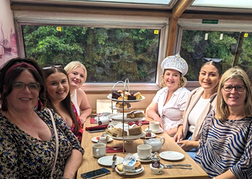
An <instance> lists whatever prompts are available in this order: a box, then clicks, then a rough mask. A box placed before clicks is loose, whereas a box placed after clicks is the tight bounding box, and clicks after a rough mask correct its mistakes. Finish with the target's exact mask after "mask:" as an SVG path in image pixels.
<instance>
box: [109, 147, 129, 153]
mask: <svg viewBox="0 0 252 179" xmlns="http://www.w3.org/2000/svg"><path fill="white" fill-rule="evenodd" d="M119 147H120V146H115V147H108V146H107V147H106V153H116V152H123V147H121V148H119ZM117 148H119V149H117ZM124 152H126V150H125V149H124Z"/></svg>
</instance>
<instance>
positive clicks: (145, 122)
mask: <svg viewBox="0 0 252 179" xmlns="http://www.w3.org/2000/svg"><path fill="white" fill-rule="evenodd" d="M139 123H140V125H141V124H142V125H143V124H149V121H141V122H139V121H133V122H129V125H130V126H132V125H133V124H136V125H139Z"/></svg>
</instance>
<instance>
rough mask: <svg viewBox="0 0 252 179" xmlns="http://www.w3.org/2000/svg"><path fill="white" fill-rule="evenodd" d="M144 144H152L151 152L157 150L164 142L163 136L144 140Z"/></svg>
mask: <svg viewBox="0 0 252 179" xmlns="http://www.w3.org/2000/svg"><path fill="white" fill-rule="evenodd" d="M144 143H145V144H149V145H151V146H152V152H158V151H159V150H160V149H161V147H162V146H163V145H164V143H165V138H164V137H160V139H149V140H144Z"/></svg>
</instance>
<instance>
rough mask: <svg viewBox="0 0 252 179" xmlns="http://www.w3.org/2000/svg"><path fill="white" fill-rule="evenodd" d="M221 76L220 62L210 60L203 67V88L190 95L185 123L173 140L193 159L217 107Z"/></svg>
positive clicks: (183, 122) (179, 127)
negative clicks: (204, 123)
mask: <svg viewBox="0 0 252 179" xmlns="http://www.w3.org/2000/svg"><path fill="white" fill-rule="evenodd" d="M221 74H222V66H221V64H220V63H219V62H214V61H212V60H211V59H209V61H207V62H205V63H204V64H203V65H202V66H201V69H200V72H199V84H200V86H201V87H199V88H196V89H194V90H193V91H192V92H191V93H190V95H189V97H188V99H187V103H186V108H185V112H184V116H183V121H182V123H181V124H180V125H178V131H177V133H176V135H175V136H174V138H173V139H174V141H175V142H177V143H178V144H179V145H181V147H182V148H183V149H184V150H185V151H187V153H188V154H189V155H190V156H191V157H192V158H194V157H195V155H196V152H197V148H198V146H199V140H200V137H201V133H202V125H203V122H204V120H205V118H206V116H207V115H208V114H209V113H210V111H211V110H213V109H215V107H216V92H217V87H218V83H219V80H220V78H221ZM182 139H183V140H182Z"/></svg>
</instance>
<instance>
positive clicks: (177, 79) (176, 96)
mask: <svg viewBox="0 0 252 179" xmlns="http://www.w3.org/2000/svg"><path fill="white" fill-rule="evenodd" d="M161 68H162V70H163V76H162V77H163V85H162V86H163V88H162V89H160V90H159V91H158V92H157V94H156V95H155V97H154V98H153V100H152V102H151V104H150V105H149V106H148V107H147V109H146V113H147V116H148V117H150V118H152V119H154V120H155V121H158V122H159V123H160V126H161V128H163V130H164V131H165V132H167V134H168V135H170V136H174V134H175V133H176V132H177V126H178V125H179V124H180V123H181V122H182V116H183V111H184V109H185V104H186V101H187V97H188V95H189V93H190V92H189V90H188V89H186V88H184V86H185V85H186V82H187V80H186V79H185V77H183V76H184V75H185V74H186V73H187V70H188V65H187V63H186V61H185V60H184V59H183V58H181V57H180V55H179V54H177V55H174V56H169V57H167V58H165V59H164V60H163V62H162V64H161Z"/></svg>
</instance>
